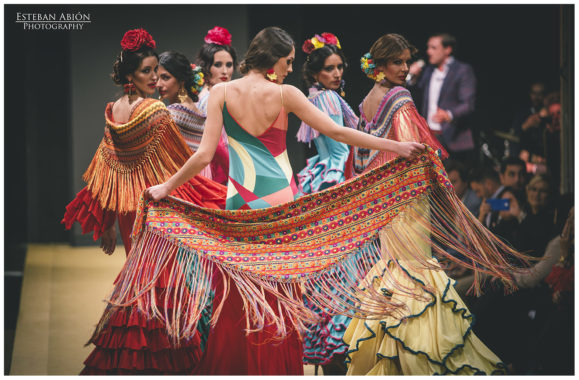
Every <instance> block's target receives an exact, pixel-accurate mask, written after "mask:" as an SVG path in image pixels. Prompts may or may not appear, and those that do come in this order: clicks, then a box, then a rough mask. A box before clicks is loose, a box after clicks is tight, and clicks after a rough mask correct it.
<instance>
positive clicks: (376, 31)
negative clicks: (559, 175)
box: [4, 5, 574, 366]
mask: <svg viewBox="0 0 579 380" xmlns="http://www.w3.org/2000/svg"><path fill="white" fill-rule="evenodd" d="M4 10H5V12H4V17H5V19H4V28H5V30H4V32H5V33H4V49H5V50H4V59H5V62H4V70H5V72H4V75H5V88H4V91H5V92H4V94H5V104H4V107H5V108H4V110H5V120H4V125H5V128H4V141H5V146H4V155H5V156H4V159H5V168H4V175H5V177H4V180H5V191H4V196H5V199H4V201H5V220H6V222H5V231H4V232H5V242H4V248H5V259H4V260H5V261H4V263H5V271H6V272H5V274H8V273H11V274H9V275H7V276H6V275H5V296H6V298H5V302H6V303H5V307H6V309H10V310H17V308H18V302H17V297H18V294H19V293H20V290H19V284H20V282H19V281H20V278H19V276H18V273H19V271H21V270H22V265H23V262H24V257H25V253H26V244H28V243H71V244H94V243H93V242H92V239H91V238H90V237H86V236H81V234H80V231H79V230H78V229H74V230H73V231H72V232H69V231H65V230H64V228H63V226H62V225H61V224H60V220H61V219H62V216H63V213H64V207H65V205H66V204H67V203H68V202H69V201H70V200H72V198H73V197H74V195H75V194H76V192H78V191H79V190H80V189H81V188H82V187H83V186H84V184H83V182H82V179H81V176H82V173H83V172H84V170H85V169H86V167H87V166H88V164H89V162H90V160H91V158H92V156H93V154H94V152H95V150H96V147H97V146H98V144H99V142H100V139H101V137H102V131H103V126H104V121H103V112H104V108H105V105H106V103H107V102H109V101H113V100H115V99H116V97H118V95H119V93H120V92H119V88H117V87H115V86H114V84H113V82H112V81H111V80H110V78H109V74H110V72H111V71H112V64H113V61H114V59H115V57H116V55H117V54H118V52H119V50H120V46H119V41H120V39H121V38H122V35H123V33H124V32H125V31H126V30H128V29H132V28H137V27H143V28H145V29H147V30H148V31H149V32H150V33H151V34H152V35H153V37H154V39H155V40H156V41H157V50H158V52H162V51H165V50H170V49H171V50H177V51H180V52H182V53H184V54H186V55H187V56H188V57H189V58H191V59H192V58H194V55H195V53H196V52H197V49H198V48H199V47H200V45H201V43H202V39H203V36H204V35H205V33H206V31H207V30H208V29H210V28H212V27H213V26H215V25H220V26H223V27H226V28H228V29H229V30H230V31H231V33H232V35H233V46H234V47H235V48H236V49H237V52H238V56H239V57H240V59H241V58H242V57H243V54H244V52H245V49H246V48H247V46H248V44H249V41H250V40H251V38H252V37H253V36H254V35H255V34H256V33H257V32H258V31H259V30H261V29H262V28H263V27H266V26H271V25H277V26H280V27H282V28H284V29H286V30H287V31H288V32H289V33H290V34H291V35H292V36H293V37H294V39H295V41H296V61H295V66H294V73H293V74H292V75H290V76H289V77H288V80H287V82H286V83H290V84H294V85H298V86H300V88H302V89H304V88H303V86H302V82H301V65H302V63H303V62H304V58H305V57H304V54H303V53H302V52H301V45H302V43H303V41H304V40H305V39H306V38H309V37H311V36H312V35H313V34H314V33H322V32H331V33H334V34H336V35H337V36H338V38H339V39H340V42H341V45H342V48H343V51H344V53H345V55H346V57H348V62H349V64H350V67H349V69H348V70H347V71H346V73H345V75H344V79H345V80H346V83H347V85H346V100H347V102H348V103H349V104H350V105H351V106H352V108H354V109H355V110H356V111H357V107H358V104H359V103H360V101H361V100H362V98H363V96H364V95H365V94H366V93H367V91H368V90H369V89H370V88H371V86H372V82H371V81H370V80H368V79H367V78H366V77H365V75H364V74H363V73H362V72H361V71H360V69H359V58H360V57H361V56H362V55H363V54H364V53H366V52H367V51H368V50H369V48H370V46H371V44H372V43H373V42H374V41H375V40H376V39H377V38H378V37H380V36H381V35H383V34H386V33H391V32H394V33H399V34H402V35H404V36H405V37H407V39H408V40H409V41H410V42H411V43H413V44H414V45H415V46H416V47H417V48H418V49H419V54H418V55H419V57H421V58H424V59H425V58H426V54H425V46H426V41H427V39H428V37H429V36H430V35H431V34H432V33H435V32H448V33H451V34H453V35H455V36H456V38H457V40H458V49H457V51H456V54H455V56H456V58H457V59H459V60H462V61H465V62H468V63H470V64H471V65H472V66H473V68H474V71H475V74H476V76H477V80H478V90H477V111H476V117H475V120H476V121H477V124H476V126H475V127H476V128H477V129H478V130H479V131H492V130H507V129H508V128H509V127H510V124H511V121H512V116H513V113H514V110H515V109H516V108H517V106H518V105H520V104H521V103H523V102H524V101H525V100H526V99H527V92H528V84H529V83H530V82H531V81H533V80H542V81H544V82H545V83H546V84H547V87H548V89H552V90H557V89H558V88H559V82H560V62H559V61H560V51H559V50H560V39H561V33H567V34H568V35H571V36H572V35H574V19H573V18H571V20H572V25H571V26H570V27H569V29H570V30H562V28H561V26H560V24H561V22H560V13H561V12H569V13H571V14H573V13H574V6H573V5H90V6H86V5H83V6H75V5H60V6H34V5H5V6H4ZM17 12H21V13H28V12H33V13H60V12H70V13H77V12H81V13H88V14H90V17H91V23H90V24H87V25H85V26H84V28H83V30H82V31H80V30H74V31H54V30H34V31H30V30H23V27H22V24H18V23H15V21H16V14H17ZM571 46H573V45H571ZM571 56H573V54H571ZM304 90H305V89H304ZM571 104H573V103H571ZM298 127H299V121H298V120H297V119H296V118H295V117H293V116H290V129H289V133H288V140H287V141H288V150H289V151H290V152H292V154H290V160H291V163H292V166H293V169H294V172H297V171H299V170H300V169H301V168H303V166H304V165H305V159H306V157H308V156H309V155H311V154H312V153H313V152H312V151H311V150H309V149H308V148H307V147H306V146H305V145H304V144H299V143H297V142H296V140H295V138H294V136H295V133H296V132H297V129H298ZM119 252H120V251H119ZM15 321H16V314H15V313H7V314H6V319H5V323H6V329H10V328H11V327H10V326H13V325H15ZM8 338H9V337H7V340H9V339H8ZM5 363H6V364H7V366H9V360H8V361H6V362H5Z"/></svg>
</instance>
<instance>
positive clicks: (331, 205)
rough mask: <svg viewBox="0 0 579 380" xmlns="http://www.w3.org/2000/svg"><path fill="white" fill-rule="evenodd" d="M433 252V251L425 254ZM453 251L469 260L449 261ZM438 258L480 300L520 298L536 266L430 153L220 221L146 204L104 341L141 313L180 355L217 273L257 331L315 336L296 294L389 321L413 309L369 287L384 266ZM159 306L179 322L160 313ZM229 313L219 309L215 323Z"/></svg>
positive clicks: (172, 202)
mask: <svg viewBox="0 0 579 380" xmlns="http://www.w3.org/2000/svg"><path fill="white" fill-rule="evenodd" d="M424 247H431V248H430V249H431V251H432V252H431V253H430V252H428V254H425V253H424ZM446 247H451V248H453V249H454V250H455V251H457V252H459V253H460V255H457V257H455V256H452V255H449V254H448V253H447V252H446V250H445V248H446ZM430 249H429V251H430ZM432 255H433V256H434V257H438V258H444V259H447V260H450V261H452V262H455V263H458V264H460V265H462V266H465V267H467V268H470V269H472V270H473V271H474V273H475V283H474V285H473V288H472V290H474V291H475V292H479V291H480V289H479V285H480V282H481V281H482V279H481V277H480V274H481V273H486V274H489V275H491V276H494V278H495V279H498V280H500V281H502V282H503V283H504V284H505V288H506V289H514V287H515V282H514V278H513V273H516V272H517V269H516V268H515V266H514V264H513V263H517V262H518V263H520V264H526V259H525V257H524V256H523V255H521V254H519V253H518V252H516V251H514V250H512V249H511V248H510V247H508V246H507V245H505V244H504V243H503V242H502V241H501V240H500V239H498V238H497V237H495V236H494V235H492V234H491V233H490V232H488V230H486V229H485V228H484V227H483V226H482V225H481V224H480V223H479V222H478V220H477V219H476V218H474V217H473V216H472V214H471V213H470V212H469V211H468V210H467V209H466V208H465V206H464V205H463V204H462V202H461V201H460V199H458V198H457V196H456V194H455V192H454V189H453V188H452V185H451V183H450V181H449V180H448V177H447V175H446V173H445V171H444V167H443V166H442V163H441V162H440V159H439V158H438V156H437V155H436V153H435V151H434V150H432V149H431V148H427V150H426V151H425V152H424V153H423V154H422V155H420V156H419V157H418V158H416V159H414V160H412V161H410V160H405V159H402V158H397V159H395V160H393V161H391V162H388V163H386V164H385V165H383V166H381V167H379V168H377V169H375V170H371V171H369V172H367V173H365V174H363V175H361V176H359V177H357V178H355V179H351V180H348V181H346V182H344V183H342V184H340V185H337V186H334V187H332V188H330V189H327V190H324V191H321V192H319V193H315V194H310V195H306V196H304V197H301V198H298V199H296V200H294V201H292V202H288V203H285V204H282V205H279V206H276V207H271V208H266V209H256V210H211V209H205V208H201V207H197V206H195V205H192V204H189V203H187V202H185V201H181V200H178V199H176V198H172V197H168V198H166V199H163V200H161V201H158V202H152V201H145V200H143V199H142V200H141V204H140V207H139V210H138V213H137V218H136V222H135V226H134V228H133V249H132V251H131V253H130V254H129V257H128V258H127V261H126V264H125V266H124V268H123V269H122V271H121V273H120V274H119V276H118V278H117V281H116V283H115V286H114V289H113V291H112V293H111V296H110V298H109V300H108V302H109V307H108V308H107V311H106V312H105V314H104V315H103V318H102V319H101V322H100V323H99V327H98V328H97V331H96V332H95V334H98V333H99V331H100V330H102V328H103V327H104V326H105V325H106V323H107V321H108V318H109V317H110V316H111V315H112V314H113V313H114V311H115V309H116V308H119V307H137V308H138V309H139V310H140V311H141V312H142V313H144V315H146V316H147V317H148V318H156V319H159V320H161V321H162V322H163V323H164V325H165V326H166V328H167V330H168V333H169V335H170V336H171V337H172V338H173V343H174V344H175V345H178V344H179V341H180V340H181V339H188V338H191V337H192V335H193V334H195V329H196V325H197V322H198V320H199V318H200V315H201V312H202V311H203V309H204V307H205V305H207V303H208V302H210V301H209V299H210V298H209V297H210V293H211V289H213V288H215V287H214V285H215V284H213V283H212V281H213V279H214V278H215V276H213V273H214V271H215V270H219V271H221V272H222V273H226V274H227V275H228V276H223V278H224V279H226V280H224V281H226V283H225V284H224V287H223V288H224V293H226V292H227V291H228V289H229V286H237V289H238V290H239V292H240V294H241V296H242V299H243V300H244V304H245V307H244V310H245V312H246V316H247V320H246V322H247V329H248V331H251V330H256V329H260V328H262V327H263V326H265V325H266V324H270V323H274V324H275V325H276V326H277V331H278V333H279V335H280V336H284V334H286V333H287V332H288V331H289V330H290V328H291V329H294V328H295V329H297V330H298V331H304V329H305V325H304V324H305V323H315V322H316V321H317V318H318V317H317V316H316V314H315V313H313V312H312V311H311V310H310V309H308V308H307V307H306V306H304V302H303V299H302V298H301V296H299V295H296V292H292V288H293V287H294V286H296V285H300V286H301V287H302V289H303V290H305V291H304V292H303V294H304V295H305V297H308V299H309V300H310V301H311V302H313V303H314V304H316V305H317V306H319V307H320V308H326V309H327V310H329V311H330V312H331V313H334V314H344V315H348V316H352V317H359V318H370V319H376V318H381V317H383V316H386V315H393V314H395V313H398V312H400V311H401V310H402V309H404V305H401V304H399V303H396V302H395V301H393V300H392V299H391V298H390V297H389V296H388V294H389V293H388V289H386V290H385V292H379V291H377V290H374V287H373V286H370V285H371V281H372V280H369V279H368V276H367V275H368V273H370V271H371V269H372V268H373V267H374V266H375V265H376V264H378V263H379V262H380V261H381V262H383V263H390V264H391V265H397V264H400V265H403V266H404V268H407V269H408V268H413V269H414V270H425V269H426V270H440V266H439V265H438V264H437V263H435V262H434V261H433V259H432ZM388 268H389V266H388V265H386V271H385V273H384V274H383V276H386V277H388V276H390V278H389V283H390V284H391V287H392V288H391V289H390V290H392V289H396V290H397V291H401V292H406V293H408V294H411V295H413V296H416V297H421V295H422V294H423V293H422V292H416V289H408V288H407V287H405V286H404V285H402V284H403V283H404V282H403V281H398V280H397V279H396V278H395V276H391V273H390V272H389V269H388ZM229 279H233V282H234V284H233V285H231V284H230V283H229V282H230V280H229ZM159 281H163V282H164V283H167V282H168V283H169V286H168V288H171V291H167V292H163V293H157V289H158V288H157V287H156V286H155V285H156V284H157V283H158V282H159ZM421 286H422V287H424V288H425V289H429V288H430V287H429V284H422V285H421ZM330 288H333V289H334V291H330ZM362 288H366V289H365V290H364V291H362ZM421 290H422V289H421ZM265 291H268V292H271V293H273V294H274V295H275V296H276V297H277V307H276V308H274V307H271V306H270V305H269V304H268V302H267V301H266V299H265V294H266V293H265ZM225 298H226V297H223V299H225ZM159 302H160V303H161V304H165V305H166V307H165V309H164V310H169V309H170V310H171V311H170V312H167V311H165V312H164V313H161V312H159V309H158V308H157V307H156V305H157V304H159ZM167 305H170V308H169V307H167ZM221 306H222V305H214V308H213V310H214V315H213V319H212V321H213V322H215V320H216V319H217V318H218V317H219V312H220V310H221ZM280 315H286V316H287V317H289V318H283V317H280ZM286 323H287V324H290V323H291V324H292V326H286Z"/></svg>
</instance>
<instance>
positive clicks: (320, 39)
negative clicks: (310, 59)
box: [302, 33, 342, 55]
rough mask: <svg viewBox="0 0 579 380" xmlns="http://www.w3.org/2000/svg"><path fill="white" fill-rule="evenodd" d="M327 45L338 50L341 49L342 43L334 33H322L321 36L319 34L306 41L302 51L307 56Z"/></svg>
mask: <svg viewBox="0 0 579 380" xmlns="http://www.w3.org/2000/svg"><path fill="white" fill-rule="evenodd" d="M325 45H334V46H336V47H337V48H338V49H341V48H342V47H341V46H340V41H339V40H338V37H336V36H335V35H334V34H332V33H322V35H321V36H320V35H319V34H316V35H314V36H313V37H312V38H310V39H307V40H305V41H304V44H303V45H302V51H303V52H304V53H306V54H308V55H309V54H311V53H312V52H313V51H314V50H316V49H319V48H321V47H324V46H325Z"/></svg>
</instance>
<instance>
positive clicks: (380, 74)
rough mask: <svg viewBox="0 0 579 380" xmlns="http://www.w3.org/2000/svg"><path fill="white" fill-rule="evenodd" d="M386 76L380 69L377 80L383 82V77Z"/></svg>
mask: <svg viewBox="0 0 579 380" xmlns="http://www.w3.org/2000/svg"><path fill="white" fill-rule="evenodd" d="M384 78H386V75H384V73H383V72H382V71H380V72H379V73H378V74H377V75H376V82H381V81H382V79H384Z"/></svg>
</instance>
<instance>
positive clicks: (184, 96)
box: [177, 87, 188, 103]
mask: <svg viewBox="0 0 579 380" xmlns="http://www.w3.org/2000/svg"><path fill="white" fill-rule="evenodd" d="M177 97H178V98H179V102H181V103H185V101H186V100H187V97H188V95H187V91H185V88H183V87H181V88H180V89H179V92H178V93H177Z"/></svg>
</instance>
